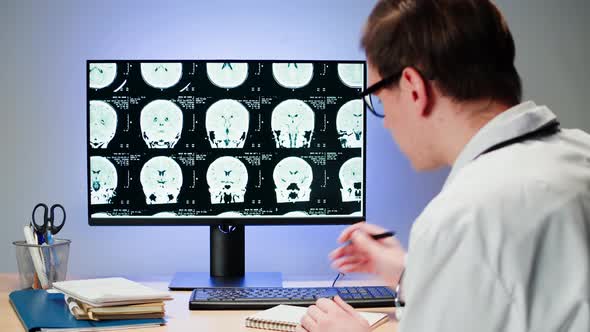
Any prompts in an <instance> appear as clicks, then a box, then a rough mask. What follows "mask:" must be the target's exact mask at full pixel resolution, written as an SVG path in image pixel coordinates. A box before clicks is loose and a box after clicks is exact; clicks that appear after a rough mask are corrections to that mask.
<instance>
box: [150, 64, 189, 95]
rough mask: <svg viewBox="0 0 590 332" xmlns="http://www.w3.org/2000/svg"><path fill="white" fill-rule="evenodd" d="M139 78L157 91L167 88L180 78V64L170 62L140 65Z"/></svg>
mask: <svg viewBox="0 0 590 332" xmlns="http://www.w3.org/2000/svg"><path fill="white" fill-rule="evenodd" d="M141 77H143V80H144V81H145V82H146V83H147V84H148V85H150V86H152V87H154V88H157V89H166V88H169V87H171V86H173V85H175V84H176V83H178V82H179V81H180V79H181V78H182V64H181V63H176V62H174V63H170V62H160V63H156V62H148V63H142V64H141Z"/></svg>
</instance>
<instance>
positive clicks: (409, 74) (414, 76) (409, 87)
mask: <svg viewBox="0 0 590 332" xmlns="http://www.w3.org/2000/svg"><path fill="white" fill-rule="evenodd" d="M400 87H401V90H402V91H404V92H405V93H406V96H409V99H410V102H411V103H412V104H413V105H414V106H415V109H417V110H418V111H419V113H420V115H421V116H428V115H429V113H430V108H429V107H428V106H429V104H430V97H431V96H430V94H429V91H428V85H427V83H426V81H425V80H424V78H423V77H422V75H420V73H419V72H418V71H417V70H416V69H414V68H412V67H406V68H405V69H404V70H403V72H402V77H401V78H400Z"/></svg>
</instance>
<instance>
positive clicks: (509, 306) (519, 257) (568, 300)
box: [401, 110, 590, 331]
mask: <svg viewBox="0 0 590 332" xmlns="http://www.w3.org/2000/svg"><path fill="white" fill-rule="evenodd" d="M547 111H548V110H547ZM549 113H550V112H549ZM505 118H508V117H505ZM514 123H515V122H514V121H512V120H510V119H504V120H500V121H497V122H496V123H495V124H494V125H492V126H491V128H487V132H486V134H485V135H482V136H480V137H478V138H477V139H479V140H480V142H485V140H486V137H485V136H486V135H488V136H490V134H491V136H493V133H494V131H497V132H502V131H504V132H506V128H507V126H510V125H513V124H514ZM517 127H518V126H517ZM454 173H455V174H453V179H452V180H451V181H450V182H449V183H447V185H445V188H444V189H443V191H442V192H441V193H440V194H439V195H438V196H437V197H436V198H435V199H434V200H433V201H432V202H431V203H430V204H429V206H428V207H427V208H426V209H425V211H424V213H423V214H422V215H421V216H420V218H419V219H418V220H417V221H416V223H415V225H414V227H413V229H412V234H411V243H410V249H409V255H408V265H407V272H406V277H405V279H404V288H403V290H404V296H405V299H406V300H407V303H408V308H407V309H406V313H405V314H404V318H403V320H402V323H401V327H402V329H401V331H419V330H426V329H437V330H438V331H450V330H453V331H474V330H478V331H499V330H509V331H587V330H588V327H589V326H590V322H589V319H590V307H589V303H590V302H589V296H590V135H588V134H586V133H583V132H581V131H577V130H561V131H560V132H559V133H557V134H555V135H552V136H549V137H545V138H542V139H539V140H528V141H524V142H520V143H516V144H513V145H509V146H507V147H504V148H502V149H499V150H496V151H493V152H490V153H487V154H484V155H481V156H479V157H477V158H476V159H475V160H473V161H469V162H466V163H465V165H463V166H462V167H461V168H460V169H458V170H456V171H455V170H454ZM437 311H439V314H436V312H437ZM426 312H428V314H429V315H431V316H429V317H431V318H430V321H427V320H425V319H421V318H420V317H419V315H421V314H425V313H426Z"/></svg>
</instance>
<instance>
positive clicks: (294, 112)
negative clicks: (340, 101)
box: [270, 99, 315, 148]
mask: <svg viewBox="0 0 590 332" xmlns="http://www.w3.org/2000/svg"><path fill="white" fill-rule="evenodd" d="M270 125H271V127H272V133H273V136H274V141H275V144H276V147H277V148H308V147H310V145H311V139H312V136H313V130H314V126H315V114H314V112H313V110H312V109H311V107H309V106H308V105H307V104H306V103H305V102H303V101H301V100H298V99H289V100H285V101H283V102H282V103H280V104H279V105H277V107H275V109H274V110H273V112H272V116H271V124H270Z"/></svg>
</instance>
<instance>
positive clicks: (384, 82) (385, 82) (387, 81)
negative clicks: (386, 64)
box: [359, 67, 434, 118]
mask: <svg viewBox="0 0 590 332" xmlns="http://www.w3.org/2000/svg"><path fill="white" fill-rule="evenodd" d="M402 68H403V69H401V70H399V71H397V72H395V73H394V74H392V75H389V76H387V77H385V78H383V79H381V80H380V81H378V82H376V83H374V84H373V85H371V86H369V87H368V88H367V89H366V90H365V91H362V92H361V93H360V94H359V97H360V98H362V99H363V100H364V101H365V104H367V108H368V109H369V111H370V112H371V113H373V115H375V116H376V117H378V118H384V117H385V114H379V113H377V111H375V107H374V106H373V102H372V101H371V97H370V96H371V95H372V94H374V93H376V92H378V91H379V90H381V89H383V88H385V87H387V86H389V85H391V84H393V83H394V82H395V81H397V80H399V79H400V78H401V75H402V73H403V72H404V69H405V68H406V67H402ZM412 68H413V69H414V70H416V71H417V72H418V74H420V76H422V77H425V76H424V75H423V74H422V72H421V71H420V70H418V69H417V68H414V67H412ZM426 79H427V80H433V79H434V77H428V78H426Z"/></svg>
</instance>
